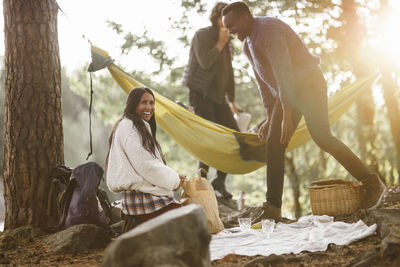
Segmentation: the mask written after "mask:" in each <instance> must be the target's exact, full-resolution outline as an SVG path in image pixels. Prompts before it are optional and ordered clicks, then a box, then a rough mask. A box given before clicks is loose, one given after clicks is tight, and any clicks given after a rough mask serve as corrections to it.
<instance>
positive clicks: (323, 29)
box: [66, 0, 399, 217]
mask: <svg viewBox="0 0 400 267" xmlns="http://www.w3.org/2000/svg"><path fill="white" fill-rule="evenodd" d="M245 2H246V3H247V4H248V5H249V7H250V8H251V10H252V11H253V14H255V15H261V16H263V15H269V16H276V17H279V18H281V19H283V20H284V21H285V22H287V23H288V24H290V25H291V26H292V27H293V28H295V30H296V31H297V32H298V33H299V34H300V35H301V37H302V38H303V39H304V40H305V42H306V43H307V46H308V47H309V48H310V50H311V52H312V53H314V54H317V55H319V56H321V58H322V68H323V70H324V71H325V75H326V78H327V80H328V84H334V85H333V86H331V87H330V90H331V93H332V92H333V91H334V90H338V89H339V88H340V87H341V86H342V85H344V84H346V83H348V82H349V79H351V78H353V77H354V73H352V72H351V71H353V69H354V66H352V65H351V62H350V61H349V60H348V58H347V56H345V55H348V54H345V53H342V51H343V50H340V49H341V45H342V44H343V42H344V41H345V38H347V37H346V36H348V35H349V34H351V33H349V32H346V31H344V30H343V27H344V25H346V21H348V19H347V18H344V17H343V10H342V4H343V3H344V2H345V1H328V0H301V1H289V0H279V1H255V0H247V1H245ZM206 3H207V2H206V1H202V0H182V1H181V6H180V8H181V10H182V12H181V14H182V15H181V16H180V17H177V18H170V23H171V29H172V30H174V31H175V32H176V33H177V36H178V37H177V39H178V40H180V41H181V42H182V44H183V45H184V47H185V49H186V50H185V51H182V52H181V55H180V57H181V56H183V57H188V54H189V45H190V38H191V34H189V33H190V32H192V31H193V30H197V28H198V27H197V26H196V25H193V23H192V21H193V18H194V17H195V16H208V13H207V10H206V9H207V7H209V6H208V5H207V4H206ZM360 5H364V4H362V3H361V4H360V3H358V2H357V8H359V7H360ZM362 7H363V6H362ZM371 12H373V10H372V11H371ZM361 19H362V20H361V23H362V22H363V21H365V19H366V18H365V17H362V18H361ZM108 23H109V26H110V27H111V28H113V29H114V30H115V32H116V33H117V34H118V35H120V36H123V38H124V42H123V44H122V45H121V53H123V54H125V55H127V56H129V55H130V54H129V52H130V51H132V50H135V51H142V52H144V53H146V54H148V55H149V56H150V57H151V58H152V59H153V60H154V62H155V64H157V65H158V67H159V68H158V70H157V71H155V72H154V73H143V72H137V71H130V73H131V74H132V75H133V76H134V77H135V78H136V79H138V80H140V81H141V82H142V83H144V84H146V85H147V86H149V87H150V88H152V89H155V90H156V91H157V92H159V93H160V94H162V95H164V96H166V97H168V98H170V99H172V100H181V101H182V102H184V103H186V104H187V103H188V90H187V89H186V88H184V87H183V86H182V85H181V84H180V79H181V77H182V72H183V67H184V65H180V64H177V58H176V56H171V55H168V53H167V52H166V51H167V49H166V48H167V47H168V44H167V43H165V42H164V41H163V40H156V39H153V38H150V37H149V36H150V34H148V33H149V32H148V31H147V30H145V31H144V32H143V33H139V34H137V33H131V32H125V31H124V30H123V26H122V25H120V24H118V23H115V22H110V21H109V22H108ZM362 34H364V32H363V33H362ZM233 44H234V49H235V57H234V62H233V65H234V75H235V81H236V102H237V103H238V104H239V105H240V106H241V107H242V108H243V109H244V110H245V111H247V112H249V113H251V114H252V121H251V123H250V127H251V126H254V125H256V124H257V123H259V122H260V121H262V120H263V119H264V118H265V114H264V112H265V111H264V108H263V107H262V104H261V99H260V97H259V92H258V90H257V85H256V82H255V80H254V78H253V71H252V70H251V67H250V66H249V63H248V61H247V59H246V58H245V56H244V55H243V53H242V49H241V46H242V43H241V42H239V41H238V40H236V39H234V40H233ZM339 48H340V49H339ZM338 49H339V50H338ZM366 64H367V63H366ZM368 66H370V64H368ZM93 76H94V86H93V87H94V91H95V97H94V99H95V101H94V111H95V114H96V115H97V116H98V118H99V119H101V120H103V121H104V122H105V124H106V125H108V128H104V127H103V126H100V125H97V126H96V127H99V128H101V127H103V129H105V130H104V131H105V132H109V126H110V125H112V124H113V123H114V122H115V121H116V120H117V118H118V117H119V116H120V115H121V113H122V109H123V107H124V103H125V98H126V95H125V93H124V92H123V91H122V90H121V89H120V88H119V87H118V85H117V84H116V83H115V82H114V81H113V80H112V78H111V76H110V75H109V74H108V73H103V72H99V73H96V74H94V75H93ZM88 88H89V79H88V75H87V73H85V70H84V69H83V68H82V69H81V70H78V71H77V72H76V73H74V75H73V77H72V78H71V89H72V90H73V91H74V92H76V93H78V94H79V95H81V96H83V97H84V99H85V103H86V104H87V103H88V98H89V92H90V91H89V89H88ZM385 112H386V109H385V108H384V107H382V108H378V109H377V114H376V117H375V121H374V124H373V127H375V129H377V130H376V132H377V135H376V137H375V140H372V141H371V142H370V144H369V145H368V148H367V150H368V153H369V154H370V155H373V157H369V158H365V159H363V160H365V161H366V163H368V164H369V165H371V166H372V165H374V164H375V165H376V161H378V164H377V168H378V171H379V173H380V174H381V175H383V176H384V177H388V181H391V182H393V183H395V182H396V181H397V183H398V180H399V177H398V174H396V172H395V171H393V170H394V167H393V166H396V161H397V159H396V151H395V150H394V146H393V141H392V139H391V133H390V128H389V127H390V125H389V124H388V121H387V119H386V115H385ZM72 122H73V121H70V122H68V123H72ZM66 123H67V122H66ZM66 127H67V126H66ZM355 127H356V115H355V109H354V108H352V109H350V110H349V111H348V112H347V113H346V115H344V116H343V117H342V118H341V119H340V121H339V122H338V123H337V124H336V125H335V126H334V127H332V132H333V134H334V135H335V136H337V137H338V138H339V139H340V140H342V141H343V142H344V143H345V144H347V145H348V146H349V147H350V149H351V150H353V151H354V152H355V153H356V154H358V155H360V154H361V152H360V147H359V142H358V140H357V138H355V133H354V132H355V131H354V129H355ZM104 135H107V134H104ZM97 138H99V139H98V140H96V141H97V142H99V143H98V144H97V145H98V146H99V147H101V148H102V149H103V150H104V148H106V147H107V140H106V139H105V138H104V139H103V137H100V136H98V137H96V139H97ZM157 138H158V140H159V142H160V144H161V147H162V149H163V151H164V154H165V155H166V159H167V163H168V165H169V166H171V167H172V168H174V169H176V170H177V171H178V172H179V173H181V174H184V175H187V176H188V177H194V176H196V168H197V167H196V166H197V164H196V160H195V159H194V158H193V157H192V156H191V155H190V154H188V152H186V151H185V150H184V149H182V148H181V147H180V146H179V145H178V144H177V143H176V142H175V141H174V140H172V139H171V138H170V137H169V136H168V135H166V134H165V133H164V132H163V131H162V129H159V131H158V133H157ZM288 156H289V157H290V158H292V159H293V164H294V166H295V171H294V173H293V170H291V169H290V168H289V167H288V166H286V170H285V171H286V175H287V177H298V179H299V181H298V182H299V185H300V188H299V189H300V198H299V201H300V204H301V213H302V214H309V213H310V212H311V210H310V206H309V199H308V189H307V187H308V185H309V184H310V183H311V182H312V181H314V180H320V179H325V178H333V177H335V178H345V179H353V178H351V176H350V175H349V174H348V173H347V171H346V170H345V169H344V168H343V167H342V166H341V165H340V164H338V163H337V162H336V160H334V159H333V157H332V156H330V155H328V154H326V153H325V152H322V151H321V150H320V149H319V148H318V147H317V146H316V145H315V144H314V143H313V142H308V143H307V144H305V145H303V146H302V147H299V148H297V149H296V150H294V151H292V152H290V153H289V155H288ZM374 161H375V162H374ZM214 175H215V171H214V170H211V171H210V178H212V177H213V176H214ZM288 180H289V179H286V180H285V184H284V187H285V189H284V204H283V213H284V215H285V216H288V217H293V216H290V215H291V212H292V211H293V208H294V205H293V193H294V192H293V190H294V189H293V186H291V184H290V183H289V181H288ZM227 187H228V190H230V191H231V192H232V193H233V195H234V197H237V196H238V195H239V192H240V191H244V192H245V193H246V203H247V204H248V205H261V203H262V202H263V201H265V192H266V182H265V168H261V169H259V170H257V171H255V172H252V173H249V174H246V175H229V176H228V179H227Z"/></svg>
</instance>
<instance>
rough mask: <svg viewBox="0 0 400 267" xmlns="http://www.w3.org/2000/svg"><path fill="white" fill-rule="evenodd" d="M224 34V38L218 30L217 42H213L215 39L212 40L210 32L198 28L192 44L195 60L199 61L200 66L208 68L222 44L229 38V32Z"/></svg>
mask: <svg viewBox="0 0 400 267" xmlns="http://www.w3.org/2000/svg"><path fill="white" fill-rule="evenodd" d="M226 34H227V37H226V40H225V37H223V36H224V34H223V33H221V31H220V34H219V39H218V42H217V44H215V40H213V38H212V36H211V34H210V33H209V32H207V31H206V30H204V29H202V30H199V31H198V32H197V33H196V34H195V36H194V37H193V40H192V42H193V43H192V45H193V49H194V54H195V56H196V59H197V62H199V64H200V67H201V68H203V69H208V68H210V67H211V66H212V65H213V64H214V62H215V61H216V60H217V58H218V56H219V53H220V51H222V49H223V47H224V45H225V44H226V43H227V42H228V40H229V33H228V32H226Z"/></svg>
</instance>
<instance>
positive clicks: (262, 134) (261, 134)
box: [258, 117, 269, 143]
mask: <svg viewBox="0 0 400 267" xmlns="http://www.w3.org/2000/svg"><path fill="white" fill-rule="evenodd" d="M268 129H269V117H267V119H266V120H265V121H264V123H263V124H262V125H261V126H260V129H259V130H258V139H260V141H261V142H263V143H265V142H267V135H268Z"/></svg>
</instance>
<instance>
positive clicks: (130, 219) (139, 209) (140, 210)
mask: <svg viewBox="0 0 400 267" xmlns="http://www.w3.org/2000/svg"><path fill="white" fill-rule="evenodd" d="M121 202H122V203H121V204H122V210H121V219H122V220H123V224H122V232H123V233H125V232H127V231H129V230H131V229H133V228H135V227H136V226H138V225H139V224H141V223H143V222H145V221H148V220H150V219H152V218H154V217H157V216H159V215H161V214H163V213H164V212H167V211H169V210H172V209H176V208H180V207H181V206H182V205H181V204H180V203H179V202H177V201H176V200H175V199H174V198H173V197H167V196H155V195H152V194H148V193H143V192H140V191H124V192H123V196H122V201H121Z"/></svg>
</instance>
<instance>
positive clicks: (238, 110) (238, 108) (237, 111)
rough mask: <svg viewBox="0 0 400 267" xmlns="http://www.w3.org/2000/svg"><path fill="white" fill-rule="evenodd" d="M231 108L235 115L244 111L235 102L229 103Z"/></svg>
mask: <svg viewBox="0 0 400 267" xmlns="http://www.w3.org/2000/svg"><path fill="white" fill-rule="evenodd" d="M229 106H230V107H231V110H232V112H233V113H235V114H236V113H239V112H241V111H242V109H241V108H240V107H239V106H238V105H237V104H236V103H235V102H229Z"/></svg>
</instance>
